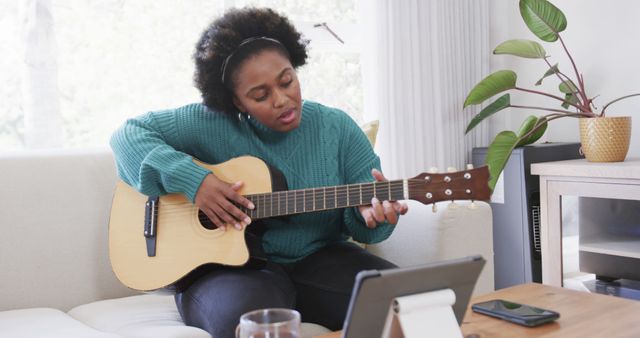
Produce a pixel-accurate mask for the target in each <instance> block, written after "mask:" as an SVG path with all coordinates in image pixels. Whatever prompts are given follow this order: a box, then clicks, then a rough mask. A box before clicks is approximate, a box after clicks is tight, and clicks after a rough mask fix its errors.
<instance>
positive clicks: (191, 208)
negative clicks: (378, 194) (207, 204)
mask: <svg viewBox="0 0 640 338" xmlns="http://www.w3.org/2000/svg"><path fill="white" fill-rule="evenodd" d="M451 190H452V193H455V192H458V193H459V192H463V190H458V189H451ZM401 191H402V190H396V191H395V192H396V193H397V192H401ZM392 193H393V192H392ZM345 197H346V194H345V195H344V196H341V197H340V199H339V200H338V202H339V203H338V204H339V205H340V206H338V207H335V204H334V207H329V208H326V206H325V208H315V209H313V208H311V209H313V210H307V206H308V205H309V204H310V203H309V202H307V203H306V204H302V203H299V204H297V205H296V208H295V209H294V210H293V211H288V210H287V209H286V208H285V209H283V208H280V209H278V208H277V207H276V210H275V211H276V213H272V212H271V211H272V208H271V207H270V206H267V204H266V203H264V204H263V206H262V209H264V210H268V211H269V215H264V214H263V215H260V213H259V211H257V209H253V211H252V210H249V209H246V208H244V207H241V208H240V209H241V210H243V209H244V210H243V211H248V213H256V215H255V216H253V217H252V218H253V219H260V218H268V217H275V216H282V215H288V214H291V215H293V214H300V213H308V212H313V211H324V210H332V209H342V208H347V207H351V206H357V205H366V204H368V203H362V204H360V203H358V202H357V203H355V204H354V205H350V204H349V201H348V200H347V199H346V198H345ZM447 200H450V199H449V198H446V199H440V200H438V201H434V202H439V201H447ZM452 200H455V198H453V199H452ZM316 201H318V199H316ZM343 203H347V205H342V204H343ZM185 206H186V207H185ZM297 206H302V207H303V210H300V211H297ZM172 207H173V208H174V209H178V210H177V211H176V210H170V209H171V208H172ZM162 210H163V215H167V216H169V215H171V216H174V215H179V214H181V213H186V214H193V213H194V212H195V211H196V210H198V208H197V207H195V206H194V205H192V204H190V203H186V202H185V203H180V204H177V203H176V204H170V205H162ZM198 214H199V220H201V221H203V220H205V221H210V220H208V217H207V216H206V215H204V213H200V212H199V213H198Z"/></svg>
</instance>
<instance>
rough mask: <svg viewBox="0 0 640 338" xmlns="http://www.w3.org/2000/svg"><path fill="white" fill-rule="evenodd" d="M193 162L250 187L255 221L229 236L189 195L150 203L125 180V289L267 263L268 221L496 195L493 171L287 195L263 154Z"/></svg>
mask: <svg viewBox="0 0 640 338" xmlns="http://www.w3.org/2000/svg"><path fill="white" fill-rule="evenodd" d="M194 162H195V163H196V164H198V165H200V166H202V167H204V168H207V169H209V170H211V171H212V172H213V174H214V175H215V176H216V177H218V178H219V179H220V180H223V181H225V182H229V183H233V182H237V181H242V182H244V184H243V186H242V189H241V190H240V191H239V193H240V194H242V195H244V196H245V197H246V198H247V199H249V200H251V201H252V202H253V204H254V205H255V206H256V208H255V209H252V210H247V209H244V211H245V213H246V214H247V215H248V216H249V217H251V219H252V221H253V222H252V223H251V224H250V225H249V226H248V227H245V228H244V229H242V230H236V229H235V228H233V227H228V230H227V231H223V230H220V229H218V228H217V227H215V225H213V223H212V222H211V221H210V220H209V219H208V218H207V217H206V216H205V215H204V213H202V212H200V211H199V209H198V208H197V207H196V206H195V205H194V204H192V203H191V202H190V201H189V200H188V199H187V198H186V197H185V196H184V195H182V194H168V195H164V196H160V197H151V198H149V197H148V196H145V195H143V194H141V193H139V192H138V191H136V190H135V189H134V188H132V187H130V186H129V185H127V184H126V183H124V182H118V184H117V186H116V190H115V195H114V198H113V205H112V208H111V218H110V220H109V257H110V259H111V266H112V268H113V271H114V272H115V274H116V276H117V277H118V279H119V280H120V281H121V282H122V283H123V284H124V285H126V286H128V287H130V288H132V289H136V290H141V291H150V290H155V289H160V288H163V287H166V286H169V285H172V284H175V283H176V282H182V281H187V280H188V279H191V277H193V276H196V275H197V273H198V272H201V271H202V270H205V266H206V265H208V264H217V265H226V266H243V265H247V263H250V264H249V265H254V262H258V261H259V259H260V257H259V256H258V259H253V260H252V259H251V258H255V256H254V255H252V253H253V252H257V251H258V250H260V251H261V243H260V242H261V238H260V236H259V233H260V232H261V231H262V230H263V228H262V227H260V226H259V225H256V223H259V220H261V219H267V218H270V217H281V216H288V215H294V214H300V213H307V212H314V211H322V210H331V209H339V208H347V207H355V206H360V205H368V204H370V201H371V199H372V198H373V197H376V198H379V199H385V200H389V201H398V200H403V199H413V200H417V201H420V202H422V203H424V204H431V203H435V202H438V201H453V200H455V199H466V200H469V199H470V200H488V199H489V197H490V195H491V191H490V189H489V186H488V185H487V182H488V181H489V170H488V168H487V167H486V166H483V167H480V168H476V169H467V170H465V171H460V172H453V173H445V174H434V173H422V174H419V175H418V176H416V177H413V178H411V179H405V180H393V181H381V182H371V183H354V184H348V185H341V186H329V187H315V188H305V189H298V190H287V183H286V180H285V178H284V176H283V175H282V173H280V172H279V171H278V170H276V169H275V168H272V167H270V166H269V165H267V164H266V163H265V162H264V161H262V160H261V159H259V158H256V157H252V156H243V157H237V158H234V159H231V160H229V161H227V162H224V163H221V164H217V165H209V164H205V163H202V162H199V161H197V160H194ZM247 229H248V230H247ZM262 259H263V260H264V258H262ZM201 267H202V268H201ZM192 272H193V274H191V273H192ZM185 277H187V278H185ZM183 278H184V279H183Z"/></svg>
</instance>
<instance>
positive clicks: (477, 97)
mask: <svg viewBox="0 0 640 338" xmlns="http://www.w3.org/2000/svg"><path fill="white" fill-rule="evenodd" d="M517 78H518V76H517V75H516V73H515V72H514V71H512V70H499V71H497V72H495V73H493V74H491V75H489V76H487V77H485V78H484V79H483V80H482V81H480V82H479V83H478V84H477V85H476V86H475V87H473V89H471V91H470V92H469V95H467V98H466V99H465V100H464V107H467V106H469V105H473V104H479V103H482V102H484V101H485V100H486V99H488V98H490V97H492V96H494V95H496V94H499V93H501V92H503V91H505V90H509V89H513V88H515V87H516V79H517Z"/></svg>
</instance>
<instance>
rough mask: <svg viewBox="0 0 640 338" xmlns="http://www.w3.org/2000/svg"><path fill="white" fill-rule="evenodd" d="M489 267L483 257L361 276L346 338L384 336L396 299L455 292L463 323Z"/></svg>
mask: <svg viewBox="0 0 640 338" xmlns="http://www.w3.org/2000/svg"><path fill="white" fill-rule="evenodd" d="M484 264H485V260H484V258H482V257H481V256H469V257H465V258H460V259H454V260H448V261H442V262H436V263H430V264H424V265H418V266H411V267H403V268H394V269H387V270H365V271H361V272H360V273H358V275H357V276H356V282H355V285H354V287H353V291H352V292H351V301H350V302H349V309H348V311H347V317H346V319H345V321H344V326H343V329H342V337H343V338H362V337H380V336H382V330H383V329H384V325H385V321H386V319H387V314H388V311H389V306H390V305H391V302H392V301H393V299H394V298H396V297H401V296H408V295H412V294H418V293H423V292H428V291H435V290H441V289H451V290H453V292H454V293H455V295H456V302H455V304H454V305H453V312H454V313H455V316H456V319H457V321H458V324H461V323H462V319H463V318H464V314H465V311H466V310H467V305H468V304H469V298H471V293H472V292H473V287H474V286H475V284H476V281H477V280H478V276H479V275H480V271H481V270H482V267H483V266H484Z"/></svg>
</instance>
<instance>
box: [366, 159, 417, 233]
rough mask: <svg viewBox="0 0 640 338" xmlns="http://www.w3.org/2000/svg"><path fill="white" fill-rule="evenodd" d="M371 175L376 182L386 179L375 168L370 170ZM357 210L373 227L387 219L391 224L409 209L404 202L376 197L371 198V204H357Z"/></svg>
mask: <svg viewBox="0 0 640 338" xmlns="http://www.w3.org/2000/svg"><path fill="white" fill-rule="evenodd" d="M371 175H373V177H374V178H375V179H376V181H378V182H384V181H386V180H387V179H386V178H384V175H382V173H381V172H380V171H378V170H376V169H373V170H371ZM358 210H360V214H361V215H362V218H364V221H365V222H366V223H367V227H368V228H371V229H373V228H375V227H376V226H378V224H379V223H382V222H384V221H387V222H389V223H391V224H396V223H398V215H404V214H406V213H407V210H409V207H408V206H407V204H406V203H403V202H398V201H396V202H389V201H386V200H385V201H382V203H380V200H378V199H377V198H375V197H374V198H372V199H371V205H363V206H359V207H358Z"/></svg>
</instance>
